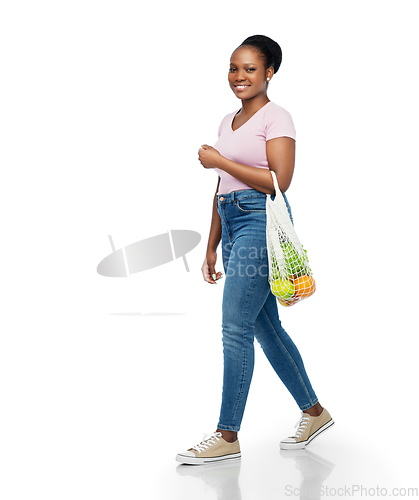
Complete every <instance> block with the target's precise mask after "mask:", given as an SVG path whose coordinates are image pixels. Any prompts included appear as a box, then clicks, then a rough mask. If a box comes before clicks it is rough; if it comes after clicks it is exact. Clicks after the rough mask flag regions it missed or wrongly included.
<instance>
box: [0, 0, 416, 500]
mask: <svg viewBox="0 0 419 500" xmlns="http://www.w3.org/2000/svg"><path fill="white" fill-rule="evenodd" d="M415 12H416V10H415V3H414V2H413V1H400V2H398V4H397V5H396V3H395V2H387V1H380V2H378V1H368V0H364V1H351V2H339V1H334V2H332V1H318V2H309V1H296V2H289V1H287V2H284V1H278V0H275V1H272V0H266V1H265V2H262V3H250V2H225V1H223V2H221V1H218V0H217V1H213V2H211V3H196V2H192V1H189V2H182V1H180V2H167V1H166V2H160V3H154V4H149V5H144V3H142V2H134V1H118V2H116V1H102V2H98V1H93V0H83V1H72V2H69V1H60V2H53V1H49V2H48V1H45V0H40V1H38V2H27V1H26V2H24V1H19V0H16V1H14V2H7V3H6V2H5V3H3V5H2V7H1V11H0V46H1V49H0V50H1V60H0V67H1V73H2V76H1V81H0V86H1V94H0V99H1V111H0V120H1V131H0V132H1V171H2V182H1V197H0V203H1V214H2V231H1V237H2V243H1V247H0V252H1V257H2V263H3V266H2V275H1V287H2V288H1V289H2V306H3V307H2V314H1V323H2V324H1V351H0V371H1V394H0V402H1V411H0V422H1V442H0V454H1V459H2V464H1V466H2V476H3V479H2V486H1V488H2V489H4V492H3V494H2V498H5V499H23V498H30V497H34V496H42V497H43V498H45V499H47V498H48V499H49V498H51V499H53V498H54V499H55V498H60V499H66V498H80V499H85V498H86V499H87V498H89V499H92V498H101V499H102V500H103V499H108V498H109V499H114V498H124V499H126V500H128V499H142V498H153V499H154V498H156V499H166V498H182V499H187V498H194V499H195V498H216V497H217V495H218V496H219V495H220V489H219V488H218V486H217V487H215V486H214V487H211V485H210V482H206V481H205V480H203V481H199V480H197V479H196V478H190V477H181V476H180V475H179V474H177V473H176V472H178V469H176V466H177V464H176V462H175V461H174V457H175V455H176V453H177V452H179V451H182V450H184V449H186V448H187V447H190V446H191V445H192V444H195V443H197V442H198V441H199V440H200V439H201V437H202V432H212V431H213V430H214V429H215V425H216V423H217V419H218V410H219V403H220V395H221V384H222V346H221V299H222V288H223V284H222V282H220V283H219V284H218V285H216V286H210V285H208V284H207V283H205V282H204V281H203V279H202V276H201V271H200V267H201V265H202V262H203V259H204V256H205V249H206V243H207V236H208V232H209V226H210V217H211V204H212V197H213V194H214V191H215V188H216V182H217V178H216V175H215V173H214V172H211V171H208V170H205V169H203V168H202V167H201V165H200V164H199V162H198V161H197V150H198V148H199V145H200V144H202V143H209V144H213V143H214V142H215V140H216V137H217V129H218V125H219V123H220V121H221V119H222V118H223V117H224V115H226V114H227V113H229V112H232V111H234V110H236V109H238V108H239V107H240V101H238V100H237V99H236V98H235V97H234V95H233V94H232V92H231V91H230V89H229V87H228V84H227V68H228V63H229V57H230V55H231V53H232V51H233V50H234V49H235V48H236V47H237V46H238V45H239V44H240V43H241V42H242V40H244V39H245V38H246V37H248V36H249V35H252V34H258V33H260V34H265V35H267V36H270V37H272V38H274V39H275V40H277V41H278V42H279V44H280V45H281V47H282V50H283V63H282V65H281V68H280V70H279V72H278V73H277V74H276V75H275V77H274V78H273V80H272V83H271V85H270V88H269V97H270V99H271V100H272V101H274V102H276V103H277V104H279V105H281V106H283V107H284V108H285V109H287V110H288V111H289V112H290V113H291V115H292V117H293V119H294V123H295V126H296V130H297V159H296V170H295V175H294V179H293V184H292V186H291V188H290V189H289V191H288V192H287V196H288V199H289V201H290V203H291V206H292V210H293V215H294V221H295V227H296V230H297V233H298V234H299V236H300V238H301V240H302V242H303V244H304V246H305V247H306V248H307V249H308V252H309V257H310V262H311V264H312V267H313V270H314V273H315V277H316V280H317V285H318V291H317V292H316V294H315V295H314V296H313V297H312V298H310V299H309V300H307V301H304V302H302V303H301V304H298V305H297V306H295V307H292V308H290V309H285V308H281V309H280V311H279V312H280V315H281V316H280V317H281V319H282V320H283V323H284V326H285V328H286V330H287V331H288V332H289V333H290V335H291V336H292V338H293V339H294V341H295V342H296V344H297V346H298V347H299V349H300V351H301V353H302V355H303V358H304V361H305V364H306V367H307V370H308V373H309V376H310V378H311V380H312V382H313V385H314V388H315V390H316V392H317V394H318V396H319V398H320V402H321V403H322V404H323V405H324V406H325V407H326V408H328V409H329V411H330V412H331V413H332V415H333V417H334V418H335V420H336V425H335V427H334V428H333V429H332V430H331V431H330V432H329V433H326V434H325V436H324V438H321V439H319V440H318V441H319V442H318V443H316V442H314V443H313V445H312V447H311V450H312V451H313V452H315V453H317V454H319V455H321V456H322V457H324V458H326V459H327V460H329V461H331V462H332V463H334V464H335V467H334V471H333V473H332V474H331V475H330V478H329V479H328V480H327V484H329V485H334V486H336V487H339V486H343V485H345V484H346V485H347V484H356V483H361V482H362V483H363V484H364V486H367V487H376V486H377V485H380V486H381V487H383V488H384V487H385V488H388V489H389V490H390V489H391V488H393V487H406V488H407V487H409V486H410V487H412V486H418V484H417V479H415V477H416V476H414V475H413V473H414V471H416V465H415V462H417V460H416V456H415V452H414V449H415V445H416V442H415V438H416V434H417V433H416V430H415V429H416V420H415V419H416V417H417V413H418V403H417V348H416V335H417V334H418V327H417V323H416V300H415V299H416V298H417V295H418V279H419V276H418V272H417V260H418V259H417V255H416V253H417V249H418V246H417V243H418V241H417V240H418V238H417V236H416V230H415V227H417V222H416V218H417V213H418V210H417V193H416V191H417V180H416V179H417V173H416V170H417V167H418V155H417V136H418V127H417V116H418V111H419V110H418V98H417V88H418V84H419V82H418V78H417V48H418V36H417V23H416V20H415V15H416V14H415ZM168 229H191V230H195V231H198V232H199V233H200V234H201V235H202V240H201V243H200V244H199V245H198V247H197V248H196V249H195V250H193V251H192V252H191V253H190V254H188V256H187V260H188V264H189V267H190V273H187V272H185V267H184V265H183V263H182V261H181V260H176V261H174V262H172V263H169V264H167V265H165V266H162V267H160V268H156V269H153V270H149V271H146V272H143V273H141V274H137V275H133V276H131V277H130V278H127V279H123V278H105V277H102V276H100V275H98V274H97V272H96V267H97V265H98V263H99V262H100V261H101V260H102V258H104V257H105V256H106V255H107V254H108V253H110V252H111V247H110V244H109V239H108V235H112V237H113V240H114V243H115V246H116V247H117V248H120V247H121V246H125V245H127V244H129V243H132V242H135V241H138V240H141V239H143V238H147V237H149V236H154V235H157V234H161V233H163V232H165V231H167V230H168ZM217 270H220V271H223V269H222V265H221V252H220V253H219V261H218V269H217ZM147 313H160V314H161V315H154V316H153V315H148V316H144V315H146V314H147ZM169 313H173V314H171V315H170V314H169ZM175 313H176V314H175ZM256 358H257V359H256V368H255V374H254V379H253V383H252V387H251V391H250V395H249V400H248V405H247V409H246V414H245V417H244V421H243V427H242V431H241V433H240V441H241V447H242V454H243V459H242V467H241V473H240V478H239V482H238V484H239V485H240V492H241V496H242V498H243V499H254V498H255V495H256V492H261V491H263V492H264V498H265V499H268V500H269V499H271V498H272V499H273V498H275V499H276V498H282V497H284V485H286V484H293V485H295V486H296V487H298V485H299V481H300V476H299V473H298V470H297V469H296V468H295V467H294V466H291V465H290V461H289V460H288V461H287V460H285V459H283V458H281V457H280V455H279V450H278V442H279V440H280V439H282V438H283V437H286V436H287V435H289V432H290V431H291V429H292V425H293V424H294V423H295V421H296V420H297V418H298V416H299V410H298V407H297V406H296V405H295V402H294V401H293V400H292V398H291V396H290V395H289V394H288V393H287V391H286V390H285V388H284V387H283V386H282V384H281V382H280V381H279V380H278V379H277V378H276V376H275V374H274V373H273V371H272V369H271V367H270V366H269V364H268V362H267V360H266V359H265V358H264V356H263V354H262V352H261V350H260V348H259V345H258V344H256ZM214 481H215V480H214ZM217 481H221V480H220V479H217ZM215 482H216V481H215ZM217 484H218V483H217ZM217 488H218V489H217ZM221 489H222V488H221ZM240 492H239V491H238V490H237V489H236V490H235V492H234V495H236V497H237V495H238V493H240ZM236 497H234V498H236ZM231 498H233V496H231Z"/></svg>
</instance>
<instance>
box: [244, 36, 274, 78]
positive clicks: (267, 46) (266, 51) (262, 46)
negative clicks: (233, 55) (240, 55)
mask: <svg viewBox="0 0 419 500" xmlns="http://www.w3.org/2000/svg"><path fill="white" fill-rule="evenodd" d="M243 45H251V46H252V47H256V48H258V49H259V50H260V51H261V52H262V53H263V55H264V56H265V62H266V67H267V68H269V67H270V66H273V68H274V73H276V72H277V71H278V69H279V67H280V66H281V62H282V50H281V47H280V46H279V44H278V43H277V42H275V40H272V38H269V37H268V36H265V35H252V36H249V37H248V38H246V40H244V41H243V42H242V44H241V45H240V46H243Z"/></svg>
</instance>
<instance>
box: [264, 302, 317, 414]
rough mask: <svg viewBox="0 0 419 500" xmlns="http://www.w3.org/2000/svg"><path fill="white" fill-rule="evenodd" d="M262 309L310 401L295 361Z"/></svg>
mask: <svg viewBox="0 0 419 500" xmlns="http://www.w3.org/2000/svg"><path fill="white" fill-rule="evenodd" d="M262 309H263V314H264V315H265V316H266V318H267V320H268V323H269V325H270V326H271V328H272V330H273V331H274V333H275V338H276V339H277V341H278V343H279V344H280V346H281V349H282V350H283V351H284V352H285V353H286V355H287V356H288V359H290V360H291V362H292V364H293V366H294V369H295V372H296V374H297V375H298V378H299V380H300V383H301V385H302V386H303V387H304V390H305V392H306V394H307V396H308V399H309V401H311V396H310V393H309V391H308V389H307V386H306V384H305V382H304V380H303V377H302V376H301V373H300V370H299V369H298V366H297V365H296V363H295V361H294V358H293V357H292V356H291V354H290V353H289V351H288V349H287V348H286V347H285V346H284V343H283V342H282V340H281V339H280V337H279V335H278V333H277V331H276V330H275V328H274V326H273V324H272V322H271V320H270V318H269V315H268V313H267V312H266V309H265V305H263V307H262ZM315 399H317V398H315ZM315 404H316V402H314V403H313V404H311V405H310V406H307V407H305V406H304V407H303V408H301V407H300V409H301V410H302V409H307V408H310V407H311V406H313V405H315Z"/></svg>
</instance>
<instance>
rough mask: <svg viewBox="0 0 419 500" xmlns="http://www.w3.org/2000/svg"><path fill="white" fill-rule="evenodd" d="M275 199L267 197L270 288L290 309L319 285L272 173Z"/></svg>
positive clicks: (281, 302) (267, 244)
mask: <svg viewBox="0 0 419 500" xmlns="http://www.w3.org/2000/svg"><path fill="white" fill-rule="evenodd" d="M271 174H272V178H273V181H274V186H275V193H276V195H275V199H274V200H272V199H271V195H270V194H267V195H266V246H267V250H268V261H269V284H270V286H271V291H272V293H273V294H274V295H275V296H276V298H277V299H278V302H279V303H280V304H281V305H283V306H285V307H289V306H292V305H294V304H297V302H300V300H303V299H306V298H307V297H310V295H313V293H314V292H315V290H316V283H315V281H314V278H313V272H312V270H311V268H310V265H309V262H308V258H307V250H305V249H304V248H303V246H302V244H301V243H300V240H299V239H298V236H297V233H296V232H295V229H294V225H293V223H292V221H291V218H290V215H289V213H288V209H287V205H286V203H285V200H284V197H283V196H282V193H281V191H280V190H279V186H278V181H277V178H276V174H275V172H273V171H272V170H271Z"/></svg>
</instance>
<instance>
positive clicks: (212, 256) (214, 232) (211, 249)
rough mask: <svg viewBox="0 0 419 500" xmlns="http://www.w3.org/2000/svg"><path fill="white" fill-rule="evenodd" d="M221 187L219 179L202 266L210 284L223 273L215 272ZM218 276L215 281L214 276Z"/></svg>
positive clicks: (219, 232)
mask: <svg viewBox="0 0 419 500" xmlns="http://www.w3.org/2000/svg"><path fill="white" fill-rule="evenodd" d="M219 186H220V178H218V183H217V189H216V190H215V195H214V200H213V203H212V219H211V228H210V233H209V236H208V245H207V254H206V256H205V260H204V263H203V264H202V268H201V270H202V275H203V276H204V280H205V281H207V282H208V283H216V280H218V279H219V278H221V274H222V273H221V272H218V273H216V272H215V263H216V262H217V247H218V244H219V243H220V241H221V219H220V215H219V214H218V210H217V192H218V188H219ZM213 274H216V279H215V280H214V279H213V277H212V275H213Z"/></svg>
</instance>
